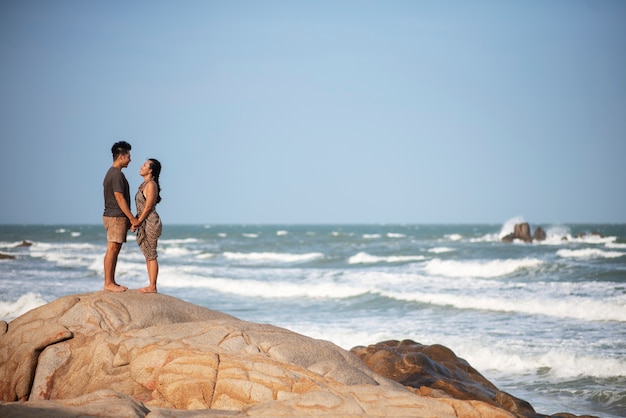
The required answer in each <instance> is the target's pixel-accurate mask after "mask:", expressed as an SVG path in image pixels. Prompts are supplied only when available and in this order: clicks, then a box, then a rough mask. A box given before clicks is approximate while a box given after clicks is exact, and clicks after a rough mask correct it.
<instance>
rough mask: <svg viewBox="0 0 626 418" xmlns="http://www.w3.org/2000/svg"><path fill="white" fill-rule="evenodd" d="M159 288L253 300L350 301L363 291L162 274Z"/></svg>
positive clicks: (315, 284)
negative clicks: (180, 289) (203, 290)
mask: <svg viewBox="0 0 626 418" xmlns="http://www.w3.org/2000/svg"><path fill="white" fill-rule="evenodd" d="M159 285H160V286H161V287H174V288H186V287H190V288H203V289H210V290H213V291H216V292H220V293H229V294H233V295H238V296H244V297H252V298H259V297H260V298H279V299H286V298H321V299H328V298H330V299H338V298H349V297H354V296H358V295H360V294H362V293H363V292H362V290H360V289H357V288H355V287H354V286H350V285H348V284H338V283H333V282H330V281H324V280H321V281H318V282H304V283H296V282H289V281H282V280H274V281H261V280H248V279H231V278H223V277H212V278H207V277H202V276H197V275H189V274H180V273H179V274H176V275H163V277H162V278H161V277H159Z"/></svg>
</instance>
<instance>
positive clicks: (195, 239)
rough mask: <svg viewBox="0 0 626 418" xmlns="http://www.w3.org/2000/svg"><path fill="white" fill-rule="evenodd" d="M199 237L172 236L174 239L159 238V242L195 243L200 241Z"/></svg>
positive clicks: (175, 243)
mask: <svg viewBox="0 0 626 418" xmlns="http://www.w3.org/2000/svg"><path fill="white" fill-rule="evenodd" d="M199 241H200V240H199V239H197V238H172V239H159V244H168V245H177V244H193V243H196V242H199Z"/></svg>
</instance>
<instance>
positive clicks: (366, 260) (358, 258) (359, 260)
mask: <svg viewBox="0 0 626 418" xmlns="http://www.w3.org/2000/svg"><path fill="white" fill-rule="evenodd" d="M425 259H426V257H424V256H423V255H392V256H386V257H379V256H375V255H370V254H367V253H364V252H360V253H358V254H356V255H353V256H352V257H350V258H349V259H348V264H375V263H406V262H410V261H422V260H425Z"/></svg>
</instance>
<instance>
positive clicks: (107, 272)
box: [104, 241, 128, 292]
mask: <svg viewBox="0 0 626 418" xmlns="http://www.w3.org/2000/svg"><path fill="white" fill-rule="evenodd" d="M121 249H122V243H121V242H113V241H108V244H107V252H106V254H105V255H104V290H108V291H109V292H124V291H126V290H128V288H127V287H126V286H120V285H119V284H117V283H115V267H116V266H117V256H118V255H119V253H120V250H121Z"/></svg>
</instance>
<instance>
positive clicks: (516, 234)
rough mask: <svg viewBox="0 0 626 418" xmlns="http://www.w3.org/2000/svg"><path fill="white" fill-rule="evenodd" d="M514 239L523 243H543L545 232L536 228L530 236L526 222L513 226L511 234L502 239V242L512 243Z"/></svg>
mask: <svg viewBox="0 0 626 418" xmlns="http://www.w3.org/2000/svg"><path fill="white" fill-rule="evenodd" d="M516 239H517V240H521V241H524V242H532V241H544V240H545V239H546V231H544V230H543V228H541V227H540V226H538V227H537V229H535V232H534V233H533V234H532V235H531V234H530V225H529V224H528V222H524V223H521V224H515V227H514V228H513V232H512V233H510V234H508V235H506V236H504V237H502V241H503V242H513V241H514V240H516Z"/></svg>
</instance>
